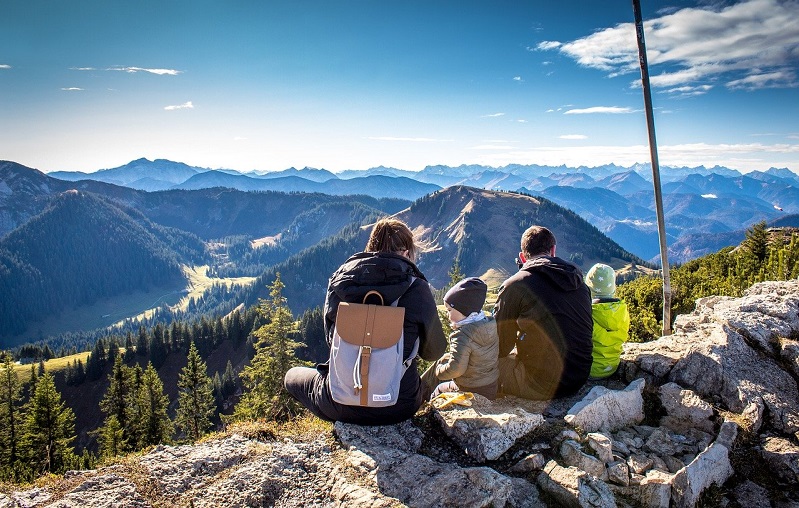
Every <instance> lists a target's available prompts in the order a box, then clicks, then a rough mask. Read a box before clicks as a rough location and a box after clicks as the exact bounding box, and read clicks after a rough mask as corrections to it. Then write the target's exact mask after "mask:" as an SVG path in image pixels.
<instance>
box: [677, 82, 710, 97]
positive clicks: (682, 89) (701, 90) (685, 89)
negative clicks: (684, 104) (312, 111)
mask: <svg viewBox="0 0 799 508" xmlns="http://www.w3.org/2000/svg"><path fill="white" fill-rule="evenodd" d="M712 88H713V85H699V86H690V85H685V86H678V87H674V88H669V89H668V90H666V92H668V93H670V94H674V95H682V96H685V97H690V96H695V95H703V94H705V93H707V92H709V91H710V90H711V89H712Z"/></svg>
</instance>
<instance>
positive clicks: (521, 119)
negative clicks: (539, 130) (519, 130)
mask: <svg viewBox="0 0 799 508" xmlns="http://www.w3.org/2000/svg"><path fill="white" fill-rule="evenodd" d="M516 121H517V122H518V123H527V120H525V119H523V118H519V119H518V120H516Z"/></svg>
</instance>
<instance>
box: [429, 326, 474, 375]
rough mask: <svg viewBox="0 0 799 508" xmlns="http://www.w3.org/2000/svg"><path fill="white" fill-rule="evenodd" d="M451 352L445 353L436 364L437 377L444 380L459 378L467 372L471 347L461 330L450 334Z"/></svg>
mask: <svg viewBox="0 0 799 508" xmlns="http://www.w3.org/2000/svg"><path fill="white" fill-rule="evenodd" d="M449 341H450V342H449V354H447V355H444V356H443V357H442V360H443V361H441V360H439V363H438V365H437V366H436V377H437V378H438V379H440V380H442V381H446V380H450V379H457V378H459V377H461V376H462V375H464V374H465V373H466V368H467V367H468V366H469V356H470V355H471V347H469V340H468V339H467V338H466V337H464V336H463V333H462V332H461V331H460V330H455V331H454V332H452V335H450V336H449Z"/></svg>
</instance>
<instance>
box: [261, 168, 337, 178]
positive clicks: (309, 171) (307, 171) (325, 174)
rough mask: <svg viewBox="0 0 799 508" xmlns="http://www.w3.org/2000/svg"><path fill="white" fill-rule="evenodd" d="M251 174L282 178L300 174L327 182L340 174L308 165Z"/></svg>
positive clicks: (299, 175)
mask: <svg viewBox="0 0 799 508" xmlns="http://www.w3.org/2000/svg"><path fill="white" fill-rule="evenodd" d="M249 176H254V177H257V178H280V177H283V176H298V177H300V178H304V179H306V180H310V181H312V182H326V181H328V180H331V179H336V178H338V176H336V175H335V174H334V173H331V172H330V171H328V170H326V169H316V168H308V167H305V168H302V169H296V168H288V169H284V170H282V171H269V172H264V173H260V172H256V173H251V174H249Z"/></svg>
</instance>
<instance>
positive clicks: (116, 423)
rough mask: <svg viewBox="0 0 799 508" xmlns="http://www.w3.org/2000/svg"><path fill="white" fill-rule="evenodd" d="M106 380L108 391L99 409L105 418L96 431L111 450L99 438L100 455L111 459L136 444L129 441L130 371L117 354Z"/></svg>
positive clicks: (131, 423)
mask: <svg viewBox="0 0 799 508" xmlns="http://www.w3.org/2000/svg"><path fill="white" fill-rule="evenodd" d="M108 379H109V381H110V384H109V385H108V390H106V392H105V395H104V396H103V399H102V400H101V401H100V409H101V410H102V411H103V413H105V415H106V417H105V421H104V422H103V426H102V427H100V429H99V430H98V435H99V436H105V440H104V441H105V443H106V444H110V445H111V446H112V449H107V448H105V446H104V443H103V439H102V437H101V443H100V444H101V448H100V451H101V453H102V454H103V455H105V456H111V457H113V456H116V455H118V454H119V453H120V452H122V451H128V450H129V449H130V448H129V446H128V444H129V443H130V444H131V445H135V444H136V443H135V441H131V439H130V438H131V434H133V429H132V427H133V422H132V421H131V420H132V415H131V413H130V411H131V407H130V405H129V403H130V396H131V393H132V388H133V387H132V384H133V379H132V370H131V369H130V368H129V367H126V366H125V365H124V364H123V363H122V355H121V354H119V353H117V356H116V358H115V359H114V367H113V369H112V370H111V374H109V376H108ZM116 427H119V429H120V430H121V432H122V434H121V435H120V437H119V439H117V438H116V436H115V434H116V432H117V429H116Z"/></svg>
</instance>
